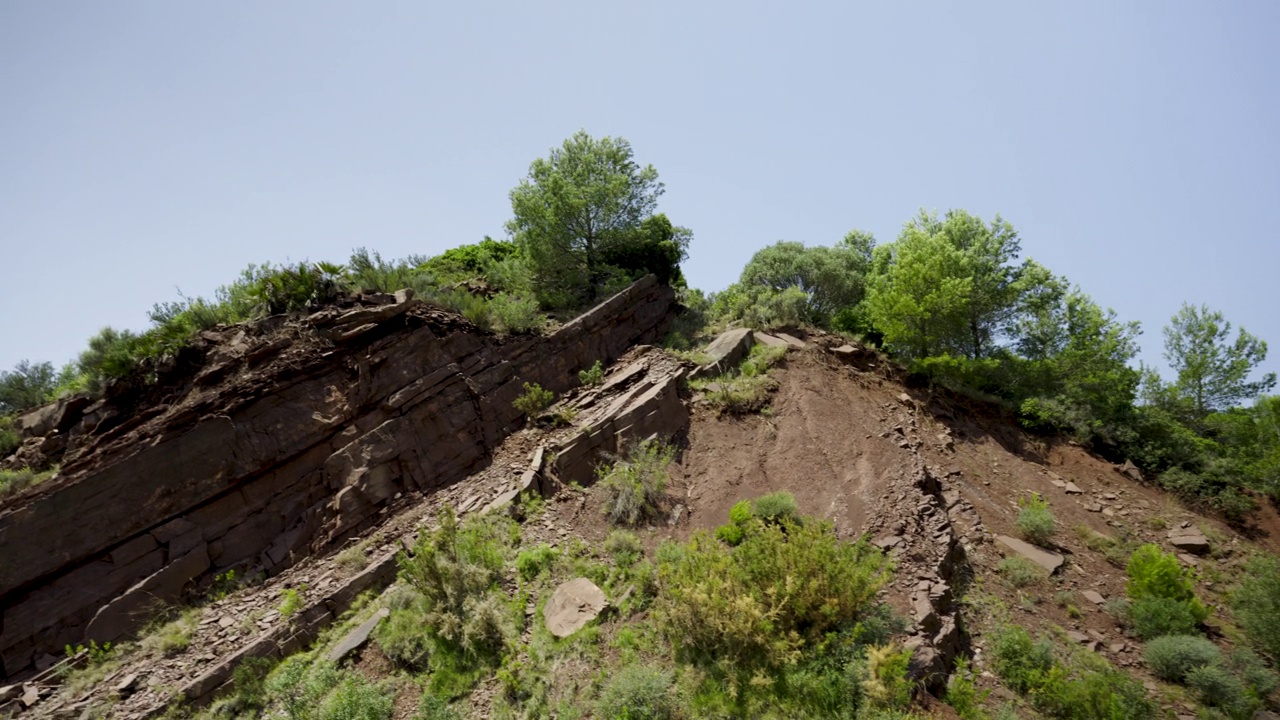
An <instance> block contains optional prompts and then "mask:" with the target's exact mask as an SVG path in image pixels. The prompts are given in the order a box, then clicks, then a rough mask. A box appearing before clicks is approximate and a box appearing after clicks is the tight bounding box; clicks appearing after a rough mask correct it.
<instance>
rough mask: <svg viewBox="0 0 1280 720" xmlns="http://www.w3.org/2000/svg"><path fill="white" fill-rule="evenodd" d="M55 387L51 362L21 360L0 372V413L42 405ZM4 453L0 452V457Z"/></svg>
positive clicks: (19, 410) (54, 374) (48, 398)
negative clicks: (9, 368) (11, 367)
mask: <svg viewBox="0 0 1280 720" xmlns="http://www.w3.org/2000/svg"><path fill="white" fill-rule="evenodd" d="M56 387H57V374H56V373H55V372H54V370H53V364H52V363H47V362H44V363H35V364H32V363H31V362H29V361H27V360H22V361H20V362H19V363H18V364H17V365H15V366H14V367H13V369H12V370H7V371H4V372H0V415H9V414H12V413H17V412H21V411H23V410H29V409H31V408H33V407H36V406H39V405H43V404H45V403H47V402H49V401H50V400H52V399H53V394H54V390H55V389H56ZM0 449H2V448H0ZM6 454H7V453H4V452H0V457H3V456H4V455H6Z"/></svg>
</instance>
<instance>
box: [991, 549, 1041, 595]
mask: <svg viewBox="0 0 1280 720" xmlns="http://www.w3.org/2000/svg"><path fill="white" fill-rule="evenodd" d="M996 570H997V572H999V573H1000V575H1001V576H1002V577H1004V579H1005V580H1007V581H1008V582H1009V584H1010V585H1012V586H1014V587H1015V588H1023V587H1026V586H1028V585H1034V584H1035V583H1038V582H1040V581H1041V580H1044V578H1045V573H1044V570H1043V569H1041V568H1040V566H1039V565H1036V564H1035V563H1033V562H1031V561H1030V560H1027V559H1026V558H1024V557H1022V556H1020V555H1014V556H1012V557H1007V558H1005V559H1003V560H1001V561H1000V564H999V565H998V566H996Z"/></svg>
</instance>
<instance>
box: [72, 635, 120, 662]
mask: <svg viewBox="0 0 1280 720" xmlns="http://www.w3.org/2000/svg"><path fill="white" fill-rule="evenodd" d="M112 649H113V648H112V645H111V643H109V642H107V643H102V644H101V645H99V644H98V643H96V642H94V641H93V640H90V641H89V646H88V647H85V646H84V645H76V646H74V647H73V646H71V645H68V646H66V648H65V650H66V653H67V657H69V658H73V657H75V656H77V655H79V654H80V653H82V652H84V651H86V650H88V651H89V664H90V665H101V664H103V663H105V662H106V661H108V660H110V659H111V656H112Z"/></svg>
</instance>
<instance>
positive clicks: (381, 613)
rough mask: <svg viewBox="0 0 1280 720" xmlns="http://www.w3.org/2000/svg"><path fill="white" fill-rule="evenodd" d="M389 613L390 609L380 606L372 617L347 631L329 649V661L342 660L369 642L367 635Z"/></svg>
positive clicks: (370, 633) (371, 632) (336, 661)
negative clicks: (345, 634)
mask: <svg viewBox="0 0 1280 720" xmlns="http://www.w3.org/2000/svg"><path fill="white" fill-rule="evenodd" d="M390 614H391V610H389V609H387V608H380V609H379V610H378V612H376V613H374V614H373V617H371V618H369V619H368V620H365V621H364V622H362V623H360V625H359V627H357V628H356V629H355V630H352V631H351V632H349V633H347V636H346V637H344V638H342V642H339V643H338V644H337V645H334V646H333V649H332V650H330V651H329V654H328V655H327V656H326V657H327V658H328V660H329V662H331V663H338V662H342V661H343V660H345V659H346V657H347V656H348V655H350V654H351V653H353V652H355V651H356V650H359V649H360V648H362V647H364V644H365V643H367V642H369V636H370V635H372V634H373V631H374V630H375V629H377V627H378V624H379V623H381V622H382V621H383V620H385V619H386V618H387V616H388V615H390Z"/></svg>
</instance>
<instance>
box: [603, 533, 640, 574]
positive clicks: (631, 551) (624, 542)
mask: <svg viewBox="0 0 1280 720" xmlns="http://www.w3.org/2000/svg"><path fill="white" fill-rule="evenodd" d="M604 551H605V552H606V553H608V554H609V557H611V558H613V561H614V562H615V563H617V565H618V567H620V568H624V569H625V568H629V567H631V566H632V565H635V563H636V561H637V560H639V559H640V558H642V557H644V546H643V545H641V544H640V538H638V537H636V535H635V533H631V532H627V531H626V530H614V531H613V532H611V533H609V537H607V538H605V541H604Z"/></svg>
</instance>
